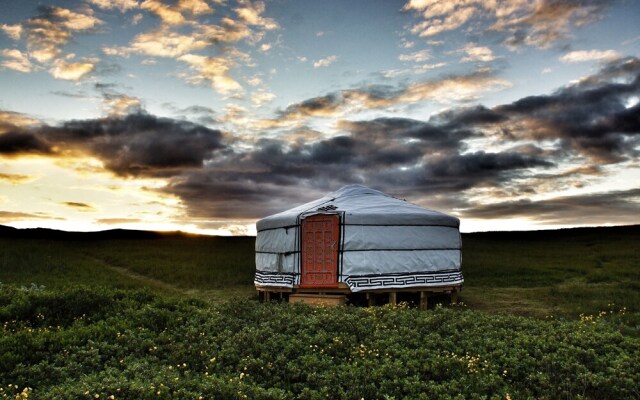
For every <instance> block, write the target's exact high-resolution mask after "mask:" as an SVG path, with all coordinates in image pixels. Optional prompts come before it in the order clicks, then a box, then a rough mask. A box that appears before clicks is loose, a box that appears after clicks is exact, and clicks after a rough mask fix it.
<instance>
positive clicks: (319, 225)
mask: <svg viewBox="0 0 640 400" xmlns="http://www.w3.org/2000/svg"><path fill="white" fill-rule="evenodd" d="M339 225H340V219H339V217H338V216H337V215H312V216H310V217H307V218H305V219H303V220H302V275H301V278H300V286H301V287H336V286H338V247H339V240H340V238H339V232H340V231H339V229H340V228H339Z"/></svg>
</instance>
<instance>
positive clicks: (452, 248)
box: [342, 247, 460, 252]
mask: <svg viewBox="0 0 640 400" xmlns="http://www.w3.org/2000/svg"><path fill="white" fill-rule="evenodd" d="M442 250H445V251H459V250H460V248H459V247H455V248H454V247H451V248H441V249H361V250H342V251H343V252H357V251H442Z"/></svg>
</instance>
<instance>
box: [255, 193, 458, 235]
mask: <svg viewBox="0 0 640 400" xmlns="http://www.w3.org/2000/svg"><path fill="white" fill-rule="evenodd" d="M323 212H326V213H344V214H343V215H344V218H343V223H344V224H345V225H383V226H384V225H393V226H402V225H407V226H412V225H416V226H449V227H454V228H458V227H459V226H460V220H459V219H458V218H456V217H453V216H450V215H447V214H444V213H441V212H439V211H435V210H430V209H427V208H423V207H420V206H417V205H415V204H411V203H409V202H406V201H404V200H400V199H396V198H395V197H392V196H389V195H388V194H385V193H383V192H380V191H378V190H375V189H371V188H368V187H366V186H362V185H348V186H344V187H342V188H340V189H338V190H337V191H335V192H332V193H329V194H327V195H326V196H324V197H322V198H320V199H318V200H314V201H311V202H309V203H305V204H302V205H300V206H298V207H295V208H292V209H290V210H287V211H283V212H281V213H278V214H274V215H271V216H269V217H266V218H263V219H261V220H260V221H258V222H257V224H256V225H257V230H258V231H263V230H267V229H276V228H282V227H290V226H291V227H293V226H296V225H298V224H299V223H300V219H301V218H304V217H305V216H306V215H311V214H318V213H323Z"/></svg>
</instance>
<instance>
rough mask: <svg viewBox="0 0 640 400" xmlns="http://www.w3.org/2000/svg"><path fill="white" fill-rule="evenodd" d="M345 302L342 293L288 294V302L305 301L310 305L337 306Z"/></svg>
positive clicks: (345, 297)
mask: <svg viewBox="0 0 640 400" xmlns="http://www.w3.org/2000/svg"><path fill="white" fill-rule="evenodd" d="M346 302H347V296H345V295H344V294H312V293H298V294H291V295H289V303H305V304H310V305H324V306H339V305H343V304H345V303H346Z"/></svg>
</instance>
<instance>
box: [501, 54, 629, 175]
mask: <svg viewBox="0 0 640 400" xmlns="http://www.w3.org/2000/svg"><path fill="white" fill-rule="evenodd" d="M638 96H640V61H639V60H638V59H635V58H627V59H622V60H618V61H615V62H613V63H611V64H609V65H608V66H606V67H605V68H603V70H602V71H601V73H599V74H596V75H594V76H591V77H587V78H585V79H584V80H582V81H581V82H578V83H577V84H574V85H571V86H567V87H565V88H562V89H560V90H558V91H556V92H555V93H553V94H551V95H546V96H530V97H526V98H523V99H520V100H518V101H515V102H513V103H511V104H506V105H502V106H498V107H496V108H494V109H493V111H494V112H495V113H498V114H501V115H502V116H503V118H504V120H505V121H506V123H505V126H504V128H505V129H506V130H508V131H509V134H510V135H511V136H512V138H513V139H534V140H559V143H560V147H562V148H563V149H564V150H566V151H567V152H570V153H573V154H575V155H579V156H584V157H587V158H590V159H591V160H592V161H595V162H599V163H618V162H622V161H626V160H629V159H630V158H634V157H636V156H637V154H638V150H637V149H636V147H637V146H638V144H639V143H640V142H639V141H640V137H639V136H640V106H639V105H637V104H636V105H634V106H629V102H630V101H631V100H632V99H633V98H634V97H635V98H636V99H637V97H638Z"/></svg>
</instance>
